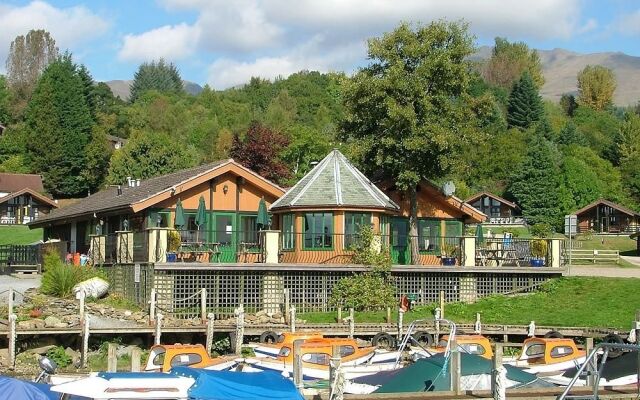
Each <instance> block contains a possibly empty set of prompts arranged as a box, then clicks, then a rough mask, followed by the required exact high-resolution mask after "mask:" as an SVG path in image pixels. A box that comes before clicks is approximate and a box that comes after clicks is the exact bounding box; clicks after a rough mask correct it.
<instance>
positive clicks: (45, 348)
mask: <svg viewBox="0 0 640 400" xmlns="http://www.w3.org/2000/svg"><path fill="white" fill-rule="evenodd" d="M54 347H56V346H55V345H53V344H50V345H47V346H40V347H36V348H35V349H29V350H27V353H31V354H39V355H41V356H42V355H45V354H47V352H48V351H49V350H51V349H53V348H54Z"/></svg>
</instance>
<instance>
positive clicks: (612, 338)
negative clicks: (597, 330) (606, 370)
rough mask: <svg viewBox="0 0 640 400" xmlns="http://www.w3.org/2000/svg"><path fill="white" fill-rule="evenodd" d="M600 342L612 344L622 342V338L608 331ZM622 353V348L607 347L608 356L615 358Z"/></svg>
mask: <svg viewBox="0 0 640 400" xmlns="http://www.w3.org/2000/svg"><path fill="white" fill-rule="evenodd" d="M602 342H603V343H613V344H624V340H623V339H622V338H621V337H620V335H617V334H615V333H610V334H608V335H607V336H605V337H603V338H602ZM622 353H623V350H622V349H619V348H618V349H616V348H615V347H614V348H610V349H609V357H610V358H616V357H620V356H621V355H622Z"/></svg>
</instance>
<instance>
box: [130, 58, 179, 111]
mask: <svg viewBox="0 0 640 400" xmlns="http://www.w3.org/2000/svg"><path fill="white" fill-rule="evenodd" d="M149 90H157V91H159V92H167V93H181V92H183V91H184V86H183V84H182V78H180V73H179V72H178V68H177V67H176V66H175V65H174V64H173V63H167V62H165V61H164V60H163V59H160V61H157V62H156V61H152V62H150V63H144V64H142V65H140V67H139V68H138V71H136V73H135V75H134V77H133V83H132V84H131V94H130V96H129V101H131V102H132V103H133V102H135V101H136V100H137V99H138V98H139V97H140V95H142V94H143V93H144V92H146V91H149Z"/></svg>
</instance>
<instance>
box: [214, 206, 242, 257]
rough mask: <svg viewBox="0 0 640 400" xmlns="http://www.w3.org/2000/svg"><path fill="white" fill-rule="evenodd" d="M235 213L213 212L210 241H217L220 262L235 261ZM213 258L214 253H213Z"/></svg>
mask: <svg viewBox="0 0 640 400" xmlns="http://www.w3.org/2000/svg"><path fill="white" fill-rule="evenodd" d="M235 225H236V215H235V214H234V213H215V214H213V232H212V234H213V238H212V242H213V243H217V246H218V251H219V254H218V256H219V258H220V260H219V261H220V262H229V263H230V262H236V247H237V246H236V244H237V242H238V240H237V232H236V227H235ZM213 257H214V259H213V260H211V261H217V260H215V254H214V255H213Z"/></svg>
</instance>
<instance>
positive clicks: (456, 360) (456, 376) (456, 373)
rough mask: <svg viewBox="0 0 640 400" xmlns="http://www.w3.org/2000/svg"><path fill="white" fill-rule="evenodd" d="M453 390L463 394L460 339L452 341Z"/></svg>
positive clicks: (457, 393)
mask: <svg viewBox="0 0 640 400" xmlns="http://www.w3.org/2000/svg"><path fill="white" fill-rule="evenodd" d="M451 391H452V392H454V393H455V394H456V395H460V394H462V390H461V388H460V351H458V341H457V340H455V339H454V340H452V341H451Z"/></svg>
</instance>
